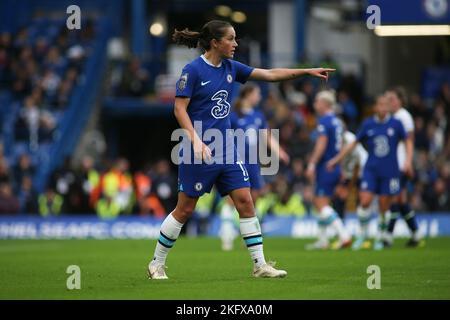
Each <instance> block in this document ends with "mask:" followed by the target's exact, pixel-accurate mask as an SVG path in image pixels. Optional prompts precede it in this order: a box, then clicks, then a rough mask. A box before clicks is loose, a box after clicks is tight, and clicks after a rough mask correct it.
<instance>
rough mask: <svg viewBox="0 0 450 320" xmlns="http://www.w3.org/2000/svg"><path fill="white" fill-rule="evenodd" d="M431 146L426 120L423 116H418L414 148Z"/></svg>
mask: <svg viewBox="0 0 450 320" xmlns="http://www.w3.org/2000/svg"><path fill="white" fill-rule="evenodd" d="M429 147H430V142H429V141H428V136H427V132H426V130H425V121H424V119H423V118H422V117H416V118H415V119H414V148H415V149H416V150H428V149H429Z"/></svg>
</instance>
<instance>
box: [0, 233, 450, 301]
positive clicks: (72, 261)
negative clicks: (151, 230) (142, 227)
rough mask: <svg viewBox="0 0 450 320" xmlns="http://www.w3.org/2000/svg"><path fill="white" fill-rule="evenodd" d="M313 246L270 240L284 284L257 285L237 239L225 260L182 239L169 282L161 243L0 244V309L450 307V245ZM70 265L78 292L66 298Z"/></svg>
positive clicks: (203, 242) (270, 254)
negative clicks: (72, 305)
mask: <svg viewBox="0 0 450 320" xmlns="http://www.w3.org/2000/svg"><path fill="white" fill-rule="evenodd" d="M306 242H307V241H305V240H297V239H287V238H266V239H265V242H264V246H265V253H266V257H267V258H268V259H271V260H276V261H277V262H278V264H277V265H278V266H279V267H280V268H284V269H286V270H287V271H288V276H287V277H286V278H284V279H255V278H252V277H251V269H252V264H251V260H250V257H249V254H248V252H247V250H246V249H245V248H244V247H243V246H242V243H241V242H240V239H238V240H237V241H236V247H235V250H234V251H232V252H222V251H221V250H220V241H219V239H215V238H196V239H190V238H184V237H182V238H180V239H179V240H178V241H177V243H176V245H175V247H174V249H172V252H171V253H170V254H169V257H168V261H167V264H168V267H169V269H168V270H167V274H168V276H169V277H170V279H169V280H167V281H151V280H148V279H147V276H146V265H147V262H148V260H149V258H150V256H151V255H152V253H153V249H154V245H155V240H151V241H150V240H147V241H146V240H1V241H0V261H1V262H0V299H450V238H435V239H428V240H427V243H426V246H425V247H424V248H417V249H408V248H405V247H404V243H405V240H401V239H400V240H397V241H396V243H395V245H394V247H393V248H391V249H389V250H384V251H381V252H375V251H372V250H365V251H358V252H353V251H351V250H342V251H316V252H308V251H305V250H304V249H303V247H304V244H305V243H306ZM69 265H78V266H79V267H80V268H81V289H80V290H68V289H67V288H66V280H67V277H69V276H70V275H69V274H67V273H66V269H67V267H68V266H69ZM369 265H378V266H379V267H380V268H381V289H380V290H369V289H367V285H366V283H367V278H368V277H369V276H370V275H369V274H367V267H368V266H369Z"/></svg>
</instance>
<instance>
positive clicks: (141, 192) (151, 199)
mask: <svg viewBox="0 0 450 320" xmlns="http://www.w3.org/2000/svg"><path fill="white" fill-rule="evenodd" d="M134 184H135V187H136V200H137V204H138V212H139V214H140V215H149V214H151V215H154V216H157V217H164V216H165V215H166V210H165V209H164V207H163V205H162V204H161V201H160V199H159V198H158V197H157V196H156V195H155V194H154V193H151V192H150V191H151V189H152V180H151V179H150V177H149V176H148V175H147V174H145V173H143V172H142V171H139V172H136V173H135V175H134Z"/></svg>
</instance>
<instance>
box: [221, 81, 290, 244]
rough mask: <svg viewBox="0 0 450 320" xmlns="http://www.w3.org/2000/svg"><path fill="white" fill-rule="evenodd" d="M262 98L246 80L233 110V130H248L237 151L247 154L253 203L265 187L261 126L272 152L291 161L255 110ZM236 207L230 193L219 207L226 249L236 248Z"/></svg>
mask: <svg viewBox="0 0 450 320" xmlns="http://www.w3.org/2000/svg"><path fill="white" fill-rule="evenodd" d="M260 101H261V90H260V89H259V87H258V86H257V85H255V84H246V85H244V86H243V87H242V88H241V90H240V92H239V97H238V99H237V100H236V102H235V104H234V108H233V111H232V112H231V114H230V122H231V128H232V129H233V130H242V132H244V133H245V141H243V142H245V143H243V144H242V145H241V146H240V147H241V148H242V147H243V148H244V150H239V149H238V153H239V154H240V156H241V157H243V158H244V163H245V169H246V170H247V173H248V177H249V178H250V179H249V181H250V186H251V187H250V190H251V195H252V199H253V203H256V200H257V199H258V198H259V196H260V195H261V190H262V188H263V187H264V179H263V178H262V176H261V168H260V165H259V163H258V156H257V155H258V151H259V148H260V147H261V145H259V144H258V139H259V137H260V130H261V134H262V135H261V137H262V139H264V141H266V144H267V145H268V147H269V148H270V149H271V150H272V152H274V153H275V154H276V156H277V157H278V158H279V159H281V161H283V162H284V163H285V164H288V163H289V155H288V154H287V153H286V152H285V151H284V150H283V149H282V148H281V147H280V145H279V143H278V141H277V139H275V138H274V137H273V136H272V135H271V134H268V131H267V120H266V117H265V116H264V114H263V113H262V112H260V111H258V110H255V107H256V106H257V105H258V104H259V102H260ZM238 148H239V146H238ZM252 158H253V159H252ZM234 211H235V210H234V207H233V202H232V200H231V199H230V198H229V197H227V198H226V199H224V202H223V205H222V207H221V210H220V217H221V219H222V223H221V228H220V237H221V240H222V249H223V250H225V251H229V250H231V249H232V248H233V241H234V239H235V237H236V236H237V232H236V231H235V223H234V222H235V219H234V217H235V213H234Z"/></svg>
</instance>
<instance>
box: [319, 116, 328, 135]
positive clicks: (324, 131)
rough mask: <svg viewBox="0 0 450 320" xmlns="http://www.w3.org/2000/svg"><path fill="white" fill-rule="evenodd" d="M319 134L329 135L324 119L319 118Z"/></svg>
mask: <svg viewBox="0 0 450 320" xmlns="http://www.w3.org/2000/svg"><path fill="white" fill-rule="evenodd" d="M317 134H318V135H319V136H322V135H327V126H326V123H325V121H324V120H323V119H320V120H319V124H318V125H317Z"/></svg>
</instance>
